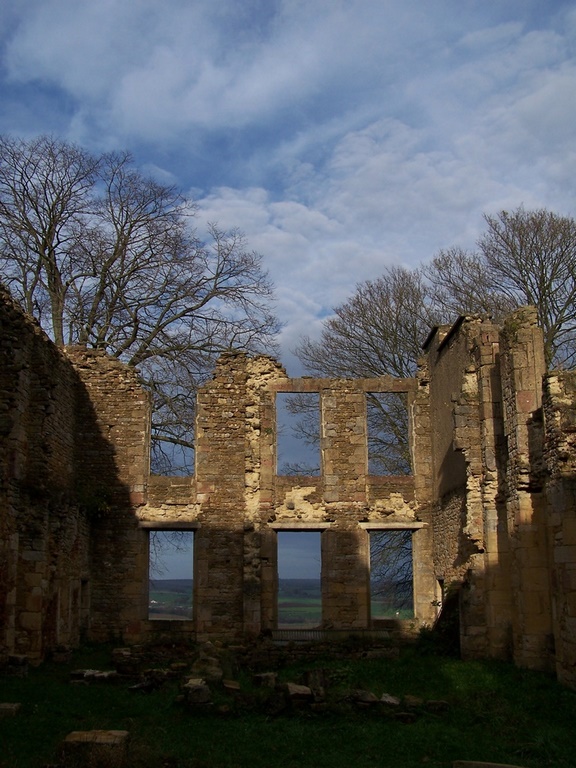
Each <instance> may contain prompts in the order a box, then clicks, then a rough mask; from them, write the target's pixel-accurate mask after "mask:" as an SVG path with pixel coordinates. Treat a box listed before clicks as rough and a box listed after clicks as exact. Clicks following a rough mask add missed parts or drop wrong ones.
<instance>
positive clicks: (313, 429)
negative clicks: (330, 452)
mask: <svg viewBox="0 0 576 768" xmlns="http://www.w3.org/2000/svg"><path fill="white" fill-rule="evenodd" d="M276 456H277V459H276V473H277V474H278V475H300V476H307V477H311V476H312V477H316V476H318V475H320V395H319V393H318V392H298V393H286V392H279V393H277V395H276Z"/></svg>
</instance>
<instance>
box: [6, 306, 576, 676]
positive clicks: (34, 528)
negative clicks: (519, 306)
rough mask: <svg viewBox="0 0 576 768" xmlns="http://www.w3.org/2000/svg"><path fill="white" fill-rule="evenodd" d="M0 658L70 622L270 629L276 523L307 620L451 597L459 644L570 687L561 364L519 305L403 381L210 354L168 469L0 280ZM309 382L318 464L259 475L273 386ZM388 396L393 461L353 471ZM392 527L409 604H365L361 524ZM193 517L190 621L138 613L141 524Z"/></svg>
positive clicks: (36, 656)
mask: <svg viewBox="0 0 576 768" xmlns="http://www.w3.org/2000/svg"><path fill="white" fill-rule="evenodd" d="M0 322H1V328H0V468H1V475H0V660H1V658H2V656H3V657H6V656H7V655H9V654H15V653H20V654H26V655H27V656H29V658H31V659H32V660H38V661H39V660H41V659H42V658H44V657H45V656H46V655H47V654H48V653H50V652H52V651H54V650H55V649H56V648H57V647H58V646H60V645H64V646H71V645H72V646H73V645H78V644H79V643H80V642H81V640H82V638H88V639H92V640H97V641H104V640H115V641H118V642H123V643H141V642H146V641H148V640H152V639H155V638H158V637H161V638H172V639H175V638H177V637H178V638H180V637H189V638H192V639H207V638H211V639H216V638H218V639H222V640H230V641H236V640H237V639H239V638H243V639H246V638H250V637H253V638H254V637H256V636H258V635H259V634H261V633H263V632H264V633H272V634H273V633H274V632H275V631H276V629H277V626H278V608H277V604H278V567H277V558H278V555H277V549H278V547H277V537H278V533H279V532H284V531H315V532H317V533H318V534H319V536H320V539H321V589H322V621H321V629H322V631H323V632H324V633H328V635H329V633H330V632H338V633H342V632H352V633H354V632H362V631H365V630H370V631H374V630H382V629H386V630H387V631H392V632H395V633H396V635H397V636H399V637H401V636H406V635H409V634H410V633H414V632H415V631H416V630H417V629H418V628H419V627H421V626H431V625H433V624H434V623H435V621H436V620H437V619H438V615H439V613H441V611H442V602H443V600H445V599H446V598H447V596H450V595H452V596H455V597H457V598H458V602H459V616H460V643H461V650H462V653H463V655H464V656H466V657H478V656H494V657H498V658H510V659H512V660H514V661H515V662H516V663H517V664H519V665H523V666H529V667H535V668H540V669H553V668H555V669H556V671H557V674H558V677H559V678H560V679H561V680H563V681H564V682H566V683H568V684H570V685H573V686H576V641H575V636H576V517H575V511H574V510H575V509H576V480H575V477H576V445H575V443H576V437H575V435H576V426H575V424H576V417H575V415H574V414H575V413H576V378H575V376H576V374H568V373H550V374H546V372H545V369H544V356H543V345H542V336H541V332H540V330H539V328H538V327H537V324H536V316H535V312H534V310H531V309H530V308H525V309H523V310H520V311H518V312H516V313H514V315H512V316H511V317H510V318H509V319H508V320H507V322H506V323H505V324H504V326H503V327H499V326H497V325H495V324H494V323H492V322H491V321H490V320H489V319H488V318H481V317H463V318H460V319H459V320H458V322H457V323H456V324H455V325H454V326H452V327H451V328H449V327H440V328H437V329H434V331H433V332H432V333H431V334H430V336H429V338H428V340H427V342H426V345H425V350H424V351H425V354H424V356H423V359H422V361H421V363H420V366H419V369H418V373H417V376H416V377H415V378H413V379H394V378H391V377H381V378H376V379H321V378H303V379H292V378H290V377H288V376H287V374H286V372H285V371H284V370H283V368H282V367H281V366H280V365H279V364H278V363H277V362H275V361H274V360H272V359H271V358H269V357H265V356H259V357H255V358H252V357H249V356H247V355H245V354H242V353H229V354H226V355H223V356H222V357H221V358H220V360H219V361H218V364H217V366H216V369H215V372H214V376H213V378H212V380H211V381H209V382H208V383H207V384H206V385H205V386H204V387H202V388H201V389H200V391H199V393H198V400H197V410H196V424H195V444H196V451H195V468H194V473H193V475H192V476H190V477H177V478H167V477H155V476H153V475H151V474H150V470H149V460H148V457H149V447H150V427H149V424H150V403H149V398H148V396H147V394H146V393H145V392H144V390H143V389H142V387H141V385H140V383H139V381H138V377H137V374H136V372H135V371H134V370H132V369H130V368H127V367H126V366H124V365H123V364H122V363H121V362H119V361H117V360H113V359H110V358H108V357H106V356H105V355H104V354H103V353H101V352H98V351H94V350H87V349H83V348H70V349H65V350H58V349H56V348H55V347H54V345H53V344H52V343H51V342H50V341H49V339H48V338H47V337H46V336H45V335H44V334H43V333H42V331H41V330H40V329H39V328H38V326H37V325H36V324H35V323H34V322H33V321H32V320H30V319H29V318H27V317H25V316H24V315H23V314H22V313H21V311H20V310H19V309H18V307H17V306H16V305H15V303H14V302H13V301H12V300H11V299H10V297H9V295H8V294H7V293H5V292H2V293H1V294H0ZM306 392H314V393H316V394H317V395H318V399H319V404H320V426H321V435H320V453H321V464H322V469H321V472H320V474H319V475H318V476H314V477H307V476H306V477H305V476H282V475H279V474H277V470H276V451H277V441H276V398H277V395H278V394H279V393H306ZM387 392H392V393H402V394H403V395H404V396H405V397H406V399H407V403H408V410H409V424H410V427H409V442H410V450H411V464H412V473H411V474H410V475H407V476H402V477H374V476H372V475H370V474H369V469H368V448H367V426H366V424H367V420H366V397H367V394H369V393H387ZM406 529H407V530H410V531H411V532H412V542H413V573H414V576H413V589H414V619H413V620H411V621H408V622H400V621H396V622H388V623H386V622H381V621H380V622H379V621H376V620H374V618H373V617H372V616H371V611H370V546H369V542H370V533H371V531H382V530H406ZM153 530H176V531H178V530H187V531H190V530H191V531H193V532H194V601H193V619H192V620H190V621H188V620H185V621H162V620H150V619H149V617H148V579H149V575H148V563H149V552H148V548H149V533H150V531H153Z"/></svg>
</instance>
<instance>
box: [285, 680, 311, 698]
mask: <svg viewBox="0 0 576 768" xmlns="http://www.w3.org/2000/svg"><path fill="white" fill-rule="evenodd" d="M284 690H285V691H286V694H287V696H288V699H289V700H290V701H312V700H313V699H314V694H313V693H312V691H311V689H310V688H308V686H307V685H297V684H296V683H286V686H285V689H284Z"/></svg>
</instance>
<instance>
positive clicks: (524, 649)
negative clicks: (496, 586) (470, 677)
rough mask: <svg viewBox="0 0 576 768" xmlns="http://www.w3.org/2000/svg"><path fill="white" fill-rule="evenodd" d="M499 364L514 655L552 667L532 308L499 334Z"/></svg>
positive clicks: (539, 367) (539, 357)
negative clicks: (505, 442) (504, 441)
mask: <svg viewBox="0 0 576 768" xmlns="http://www.w3.org/2000/svg"><path fill="white" fill-rule="evenodd" d="M500 366H501V375H502V399H503V414H504V433H505V435H506V439H507V457H506V458H507V472H506V485H507V487H506V509H507V525H508V541H509V545H510V573H511V592H512V595H513V609H514V610H513V613H512V617H513V620H512V632H513V637H512V642H513V654H514V660H515V661H516V662H517V663H518V664H520V665H522V666H528V667H534V668H538V669H550V668H551V665H552V659H553V652H554V642H553V633H552V611H551V609H552V605H551V595H550V581H549V579H550V566H551V563H550V561H549V548H548V541H547V521H546V518H547V514H548V510H547V507H546V497H545V492H544V483H545V475H544V471H543V470H544V465H543V447H544V434H543V418H542V377H543V375H544V372H545V370H546V365H545V360H544V345H543V340H542V331H541V330H540V328H539V327H538V324H537V314H536V310H535V309H534V308H523V309H520V310H518V311H517V312H515V313H514V314H512V315H511V316H510V317H509V318H508V319H507V321H506V323H505V325H504V328H503V330H502V333H501V339H500Z"/></svg>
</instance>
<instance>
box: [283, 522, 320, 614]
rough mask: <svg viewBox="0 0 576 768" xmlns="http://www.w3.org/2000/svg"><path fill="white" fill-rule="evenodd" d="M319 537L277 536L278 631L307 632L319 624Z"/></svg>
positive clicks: (304, 533)
mask: <svg viewBox="0 0 576 768" xmlns="http://www.w3.org/2000/svg"><path fill="white" fill-rule="evenodd" d="M320 537H321V533H320V532H319V531H281V532H279V533H278V627H279V628H280V629H310V628H312V627H318V626H320V623H321V621H322V594H321V580H320V571H321V544H320Z"/></svg>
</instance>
